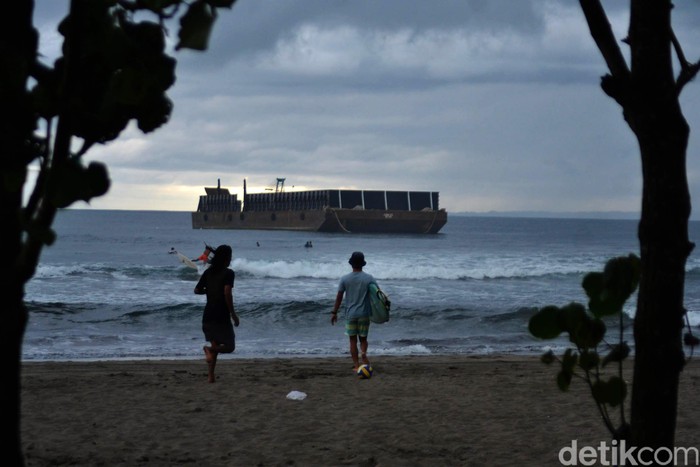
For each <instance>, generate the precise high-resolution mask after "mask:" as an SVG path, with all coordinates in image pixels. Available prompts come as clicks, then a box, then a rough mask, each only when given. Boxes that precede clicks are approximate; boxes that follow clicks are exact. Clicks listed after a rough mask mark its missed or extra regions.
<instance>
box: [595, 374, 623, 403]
mask: <svg viewBox="0 0 700 467" xmlns="http://www.w3.org/2000/svg"><path fill="white" fill-rule="evenodd" d="M592 393H593V398H594V399H595V400H596V401H597V402H598V403H600V404H608V405H610V406H611V407H616V406H618V405H620V404H621V403H622V402H623V401H624V400H625V397H627V383H625V381H624V380H623V379H622V378H620V377H618V376H612V377H611V378H610V379H609V380H608V381H596V382H595V383H594V384H593V388H592Z"/></svg>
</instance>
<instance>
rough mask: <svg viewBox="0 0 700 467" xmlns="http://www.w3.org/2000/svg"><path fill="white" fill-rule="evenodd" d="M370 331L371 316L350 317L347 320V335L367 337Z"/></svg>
mask: <svg viewBox="0 0 700 467" xmlns="http://www.w3.org/2000/svg"><path fill="white" fill-rule="evenodd" d="M368 332H369V317H365V318H350V319H348V320H347V321H345V335H346V336H350V337H352V336H360V337H367V333H368Z"/></svg>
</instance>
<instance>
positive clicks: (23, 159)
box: [0, 0, 37, 466]
mask: <svg viewBox="0 0 700 467" xmlns="http://www.w3.org/2000/svg"><path fill="white" fill-rule="evenodd" d="M33 7H34V3H33V1H31V0H14V1H12V2H6V4H3V13H2V15H0V103H1V104H2V105H1V106H0V108H1V109H2V113H3V118H2V119H0V120H1V121H2V123H1V124H0V173H1V174H2V177H1V178H0V219H2V223H3V225H2V227H0V245H2V248H3V255H4V257H5V259H6V261H8V262H9V264H11V265H12V266H11V267H4V268H0V269H1V272H0V297H2V298H1V299H0V304H1V305H0V310H1V311H2V320H3V325H2V326H0V330H1V331H0V364H1V365H2V368H3V377H2V379H1V381H2V388H1V390H2V395H3V397H2V402H0V407H1V409H0V414H1V416H0V428H2V432H3V433H4V435H3V437H2V440H3V441H2V443H3V450H2V451H3V459H4V462H5V463H6V464H7V465H12V466H17V465H20V466H21V465H23V464H24V460H23V455H22V441H21V436H20V420H21V419H20V408H21V398H20V395H21V391H20V383H21V378H20V376H21V373H20V368H21V363H20V362H21V357H22V340H23V338H24V330H25V326H26V321H27V313H26V309H25V307H24V301H23V299H24V281H23V279H22V278H20V277H19V276H20V274H19V273H18V271H19V268H18V266H19V265H18V262H19V256H20V249H21V241H22V238H21V234H22V220H21V208H22V186H23V184H24V177H25V176H26V169H27V167H26V166H27V163H28V160H27V158H28V157H29V154H31V151H30V150H29V149H28V144H27V143H28V137H29V136H31V135H32V132H33V131H34V124H35V118H34V115H32V112H31V109H32V106H31V105H30V102H29V96H28V94H27V92H26V87H27V82H28V77H29V72H30V67H31V66H32V63H34V59H35V56H36V51H37V36H36V33H35V31H34V29H33V28H32V12H33Z"/></svg>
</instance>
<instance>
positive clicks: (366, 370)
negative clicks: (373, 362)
mask: <svg viewBox="0 0 700 467" xmlns="http://www.w3.org/2000/svg"><path fill="white" fill-rule="evenodd" d="M373 372H374V370H373V369H372V367H371V366H370V365H366V364H365V365H360V367H359V368H358V369H357V377H358V378H360V379H370V378H371V377H372V373H373Z"/></svg>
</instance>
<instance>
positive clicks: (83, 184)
mask: <svg viewBox="0 0 700 467" xmlns="http://www.w3.org/2000/svg"><path fill="white" fill-rule="evenodd" d="M234 2H235V0H187V1H186V0H71V2H70V7H69V12H68V14H67V16H66V17H65V19H63V21H61V23H60V24H59V25H58V32H59V33H60V34H61V36H63V47H62V50H61V56H60V57H58V59H56V61H55V62H54V63H53V66H49V65H47V64H44V63H42V62H41V61H40V58H41V57H40V56H39V53H38V33H37V31H36V30H35V29H34V27H33V9H34V2H33V0H13V1H12V2H7V4H5V5H3V14H2V15H0V51H2V53H0V101H1V102H3V110H4V111H5V114H6V117H10V118H5V119H3V122H2V124H0V155H1V156H2V158H1V159H0V161H1V163H2V177H0V217H1V218H2V219H3V220H4V222H5V225H4V226H3V228H2V229H0V242H2V244H3V246H4V247H5V248H6V251H8V252H9V254H10V258H9V261H10V264H12V265H13V267H8V268H3V271H2V272H0V294H1V295H2V297H3V305H2V307H3V312H4V316H5V318H6V320H5V323H4V325H3V326H2V327H1V329H2V331H0V332H1V333H2V334H1V335H0V345H1V346H2V347H1V348H0V350H1V352H0V355H1V356H0V358H2V359H3V363H4V365H3V366H4V368H5V369H6V370H5V371H6V376H5V377H4V378H3V383H2V385H3V387H2V389H3V394H5V395H6V397H4V398H3V399H2V402H1V403H0V404H2V413H3V417H2V422H0V423H2V426H3V428H5V430H3V431H4V433H6V434H7V435H6V438H5V443H6V445H7V446H8V448H9V449H7V452H6V456H5V460H6V462H8V463H9V465H23V464H24V458H23V455H22V443H21V439H20V434H19V426H20V407H21V403H20V367H21V361H20V358H21V347H22V341H23V337H24V330H25V326H26V322H27V319H28V316H27V310H26V307H25V306H24V285H25V284H26V282H27V281H29V280H30V279H31V277H32V276H33V275H34V272H35V270H36V267H37V264H38V261H39V257H40V255H41V251H42V248H43V247H44V246H45V245H50V244H52V243H53V242H54V241H55V239H56V234H55V233H54V232H53V230H52V229H51V226H52V223H53V220H54V217H55V215H56V211H57V210H58V209H60V208H65V207H68V206H70V205H71V204H73V203H74V202H76V201H79V200H81V201H85V202H89V201H90V200H91V199H93V198H95V197H98V196H102V195H104V194H105V193H106V192H107V190H108V189H109V186H110V183H111V182H110V179H109V175H108V171H107V167H106V166H105V165H104V164H102V163H100V162H90V163H89V164H87V165H85V164H84V162H83V160H82V157H83V156H84V155H85V154H86V153H87V151H88V150H89V149H90V148H91V147H92V146H93V145H94V144H105V143H108V142H110V141H113V140H115V139H116V138H118V137H119V135H120V134H121V132H122V131H123V130H124V129H125V128H126V126H127V125H128V124H129V122H130V121H132V120H133V121H135V122H136V125H137V126H138V128H139V129H140V130H141V131H142V132H143V133H150V132H153V131H155V130H156V129H158V128H160V127H161V126H162V125H164V124H165V123H167V122H168V119H169V118H170V114H171V112H172V108H173V103H172V101H171V100H170V99H169V98H168V96H167V94H166V91H167V90H168V89H169V88H170V87H171V86H172V85H173V83H174V82H175V69H176V61H175V59H174V58H172V57H171V56H169V55H168V53H167V44H166V40H165V36H166V32H167V24H168V23H169V22H171V21H174V20H176V19H179V28H178V39H179V40H178V43H177V44H176V46H175V49H176V50H180V49H194V50H205V49H206V48H207V44H208V40H209V36H210V32H211V29H212V27H213V25H214V22H215V19H216V17H217V11H218V10H219V9H221V8H231V7H232V6H233V4H234ZM145 18H149V19H145ZM35 163H36V164H38V166H39V171H38V175H37V177H36V180H35V182H34V186H33V188H32V189H31V194H30V196H29V198H28V199H27V201H26V203H23V190H24V186H25V184H27V183H28V180H27V174H28V167H29V165H30V164H35Z"/></svg>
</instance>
